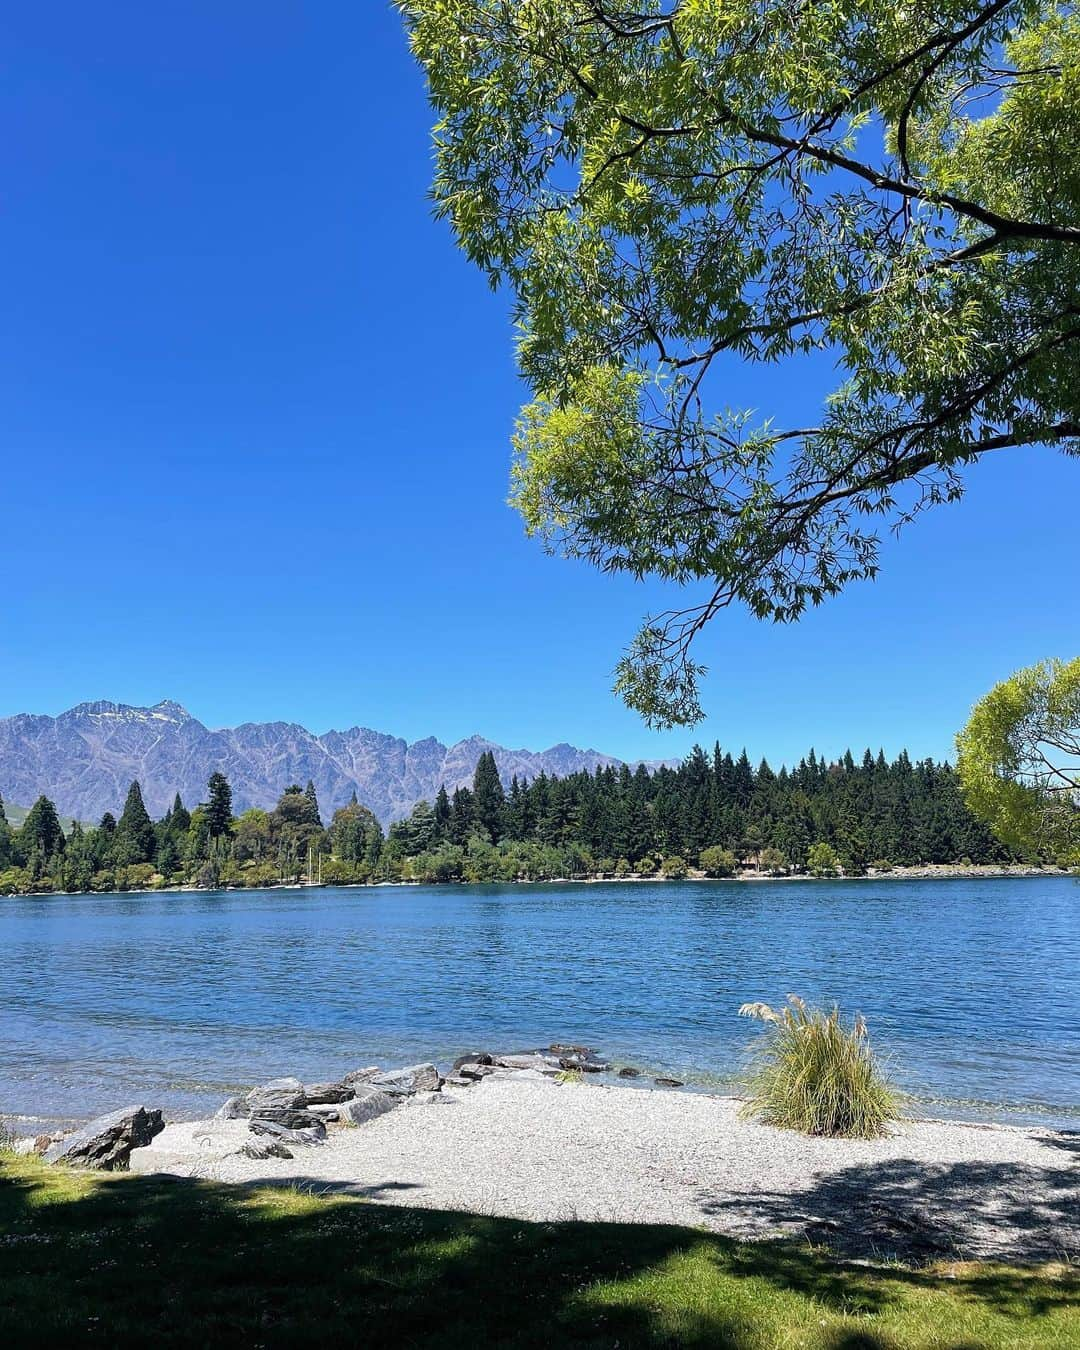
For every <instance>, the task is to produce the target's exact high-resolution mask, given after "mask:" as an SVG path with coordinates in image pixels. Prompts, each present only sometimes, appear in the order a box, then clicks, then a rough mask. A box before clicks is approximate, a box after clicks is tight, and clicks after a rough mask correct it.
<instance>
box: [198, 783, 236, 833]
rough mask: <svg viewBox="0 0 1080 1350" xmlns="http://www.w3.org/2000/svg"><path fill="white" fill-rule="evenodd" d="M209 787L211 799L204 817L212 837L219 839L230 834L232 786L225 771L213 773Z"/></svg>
mask: <svg viewBox="0 0 1080 1350" xmlns="http://www.w3.org/2000/svg"><path fill="white" fill-rule="evenodd" d="M207 787H208V789H209V791H210V800H209V801H208V802H207V804H206V809H205V816H204V818H205V822H206V828H207V831H208V833H209V835H210V838H211V839H217V838H220V837H221V836H222V835H225V834H228V833H229V829H230V827H231V825H232V788H231V787H229V780H228V779H227V778H226V777H225V775H224V774H223V773H212V774H211V775H210V781H209V783H208V784H207Z"/></svg>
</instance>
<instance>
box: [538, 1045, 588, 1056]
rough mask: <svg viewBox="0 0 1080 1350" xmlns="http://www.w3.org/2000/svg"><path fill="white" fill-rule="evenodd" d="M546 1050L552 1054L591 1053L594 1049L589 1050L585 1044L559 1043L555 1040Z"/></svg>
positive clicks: (586, 1054)
mask: <svg viewBox="0 0 1080 1350" xmlns="http://www.w3.org/2000/svg"><path fill="white" fill-rule="evenodd" d="M548 1050H549V1051H550V1052H551V1054H553V1055H585V1056H588V1055H593V1054H595V1053H596V1052H595V1050H591V1049H590V1048H589V1047H588V1046H587V1045H560V1044H558V1042H556V1043H555V1044H554V1045H549V1046H548Z"/></svg>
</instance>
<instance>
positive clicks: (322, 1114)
mask: <svg viewBox="0 0 1080 1350" xmlns="http://www.w3.org/2000/svg"><path fill="white" fill-rule="evenodd" d="M308 1110H309V1111H310V1112H311V1114H312V1115H313V1116H318V1117H319V1119H320V1120H325V1121H326V1123H327V1124H330V1123H331V1122H332V1121H337V1120H340V1119H341V1103H335V1104H334V1105H333V1106H331V1105H330V1104H329V1103H326V1104H324V1103H322V1102H313V1103H312V1104H311V1105H310V1106H309V1107H308Z"/></svg>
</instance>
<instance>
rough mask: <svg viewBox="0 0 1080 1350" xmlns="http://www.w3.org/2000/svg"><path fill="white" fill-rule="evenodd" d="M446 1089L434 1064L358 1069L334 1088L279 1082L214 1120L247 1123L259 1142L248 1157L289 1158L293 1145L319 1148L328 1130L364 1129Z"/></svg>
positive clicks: (231, 1103) (234, 1102)
mask: <svg viewBox="0 0 1080 1350" xmlns="http://www.w3.org/2000/svg"><path fill="white" fill-rule="evenodd" d="M442 1085H443V1079H442V1077H441V1075H440V1073H439V1071H438V1069H437V1068H436V1067H435V1065H434V1064H411V1065H409V1066H407V1067H406V1068H403V1069H389V1070H386V1071H383V1070H382V1069H379V1068H378V1067H376V1066H372V1067H370V1068H366V1069H354V1070H353V1071H352V1072H351V1073H347V1074H345V1076H344V1077H343V1078H342V1079H340V1081H338V1082H332V1083H308V1084H306V1085H305V1084H304V1083H302V1082H301V1081H300V1080H299V1078H275V1079H273V1080H272V1081H271V1082H269V1083H262V1084H260V1085H259V1086H258V1087H255V1088H252V1089H251V1091H250V1092H249V1093H247V1095H246V1096H243V1097H230V1098H229V1100H228V1101H227V1102H226V1103H225V1104H224V1105H223V1106H222V1107H221V1109H220V1110H219V1111H218V1113H217V1115H216V1116H215V1117H214V1119H215V1120H216V1121H218V1122H224V1121H239V1120H246V1121H247V1124H248V1130H249V1132H250V1133H251V1134H252V1135H254V1136H255V1138H254V1139H251V1140H247V1141H245V1143H244V1144H243V1145H242V1147H241V1152H243V1153H244V1154H245V1155H246V1156H247V1157H256V1158H270V1157H274V1158H291V1157H292V1156H293V1155H292V1153H291V1152H290V1147H289V1146H290V1145H293V1146H295V1145H298V1144H321V1143H322V1142H323V1140H324V1139H325V1138H326V1127H327V1125H346V1126H347V1125H363V1124H364V1123H365V1122H366V1121H369V1120H374V1119H375V1118H376V1116H381V1115H383V1114H385V1112H387V1111H392V1110H393V1109H394V1107H395V1106H399V1105H400V1104H402V1103H403V1102H406V1101H427V1100H431V1099H432V1097H433V1096H434V1094H436V1093H438V1092H440V1091H441V1089H442Z"/></svg>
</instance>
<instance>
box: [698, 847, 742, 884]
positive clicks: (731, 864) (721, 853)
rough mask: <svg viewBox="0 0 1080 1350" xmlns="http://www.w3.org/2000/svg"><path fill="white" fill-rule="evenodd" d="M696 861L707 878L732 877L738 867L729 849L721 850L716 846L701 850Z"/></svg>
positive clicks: (737, 862) (736, 860)
mask: <svg viewBox="0 0 1080 1350" xmlns="http://www.w3.org/2000/svg"><path fill="white" fill-rule="evenodd" d="M698 861H699V862H700V863H701V870H702V871H703V872H704V873H705V875H706V876H707V877H733V876H734V875H735V873H736V871H737V870H738V866H739V861H738V859H737V858H736V857H735V854H734V853H732V851H731V849H729V848H721V847H720V846H719V845H718V844H713V845H712V846H711V847H709V848H703V849H702V850H701V853H700V855H699V857H698Z"/></svg>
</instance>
